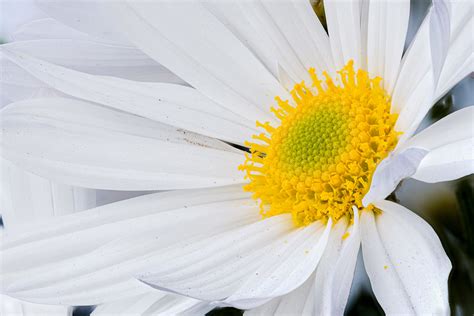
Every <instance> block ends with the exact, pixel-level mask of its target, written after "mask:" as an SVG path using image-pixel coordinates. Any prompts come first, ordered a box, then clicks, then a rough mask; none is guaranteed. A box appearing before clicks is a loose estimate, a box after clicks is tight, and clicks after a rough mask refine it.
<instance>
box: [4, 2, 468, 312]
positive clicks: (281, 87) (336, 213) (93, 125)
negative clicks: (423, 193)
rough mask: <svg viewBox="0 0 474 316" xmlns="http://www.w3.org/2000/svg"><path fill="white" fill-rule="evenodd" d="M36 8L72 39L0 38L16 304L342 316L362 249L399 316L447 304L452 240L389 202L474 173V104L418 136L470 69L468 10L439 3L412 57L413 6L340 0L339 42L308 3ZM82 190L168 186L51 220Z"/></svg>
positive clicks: (385, 300)
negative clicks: (415, 184) (418, 185)
mask: <svg viewBox="0 0 474 316" xmlns="http://www.w3.org/2000/svg"><path fill="white" fill-rule="evenodd" d="M39 2H40V3H42V5H43V6H44V8H45V9H46V10H47V11H48V12H50V14H51V15H52V16H54V17H56V18H57V19H58V20H59V21H62V22H63V23H64V24H66V25H69V27H68V26H65V25H63V24H61V23H60V22H58V21H56V20H53V19H46V20H40V21H34V22H31V24H30V25H27V26H25V27H24V28H23V29H22V30H21V31H20V32H19V33H18V34H17V36H18V37H19V38H21V39H23V40H22V41H16V42H13V43H9V44H5V45H2V46H1V47H0V52H1V54H2V61H3V62H4V63H5V65H7V66H8V67H5V68H6V73H7V74H8V76H2V78H1V80H2V81H4V83H5V85H6V86H7V88H8V89H5V91H6V96H7V97H8V98H11V99H12V101H13V102H11V104H9V105H8V106H6V107H5V108H3V109H2V110H1V111H0V119H1V123H2V129H1V135H0V136H1V137H0V147H1V150H0V155H1V157H2V160H3V161H4V163H2V164H3V165H4V166H6V167H5V169H6V170H7V172H5V173H3V176H4V177H5V179H4V181H3V183H5V187H6V188H7V189H6V192H7V193H6V194H2V201H6V202H5V203H4V204H5V207H3V206H2V207H3V209H5V214H7V215H6V216H5V217H4V219H5V227H6V237H5V239H4V240H2V254H1V255H2V269H0V279H1V284H2V293H5V294H7V295H9V296H13V297H16V298H19V299H22V300H27V301H32V302H36V303H45V304H60V305H101V306H102V308H99V309H98V312H97V313H99V312H100V310H108V308H107V306H108V304H116V303H114V301H117V300H122V299H123V300H125V301H126V302H127V303H128V302H135V301H138V302H140V303H139V304H138V303H137V305H139V306H140V309H139V310H140V312H139V313H141V312H143V311H145V313H147V312H150V313H153V312H163V313H166V312H167V313H168V314H173V313H179V312H190V313H191V312H193V313H197V314H199V313H205V312H207V311H208V310H209V309H210V308H212V307H213V306H235V307H238V308H242V309H249V310H252V309H253V310H254V311H255V312H262V313H266V314H273V313H280V312H281V313H285V312H286V311H285V307H287V306H289V305H292V303H291V302H294V301H297V302H298V303H297V304H294V305H295V306H294V312H295V313H297V314H299V313H301V314H305V313H308V312H309V313H311V314H317V315H319V314H331V315H333V314H336V315H340V314H342V313H343V311H344V306H345V304H346V301H347V298H348V295H349V289H350V284H351V281H352V276H353V273H354V269H355V264H356V258H357V254H358V252H359V248H360V246H362V254H363V258H364V263H365V267H366V270H367V273H368V275H369V278H370V281H371V284H372V288H373V290H374V293H375V295H376V297H377V299H378V301H379V302H380V304H381V306H382V307H383V308H384V310H385V312H386V313H388V314H393V313H408V314H415V313H416V314H420V313H439V312H441V313H447V312H448V310H449V305H448V293H447V278H448V275H449V272H450V270H451V264H450V261H449V259H448V258H447V256H446V254H445V252H444V250H443V248H442V245H441V243H440V241H439V239H438V237H437V236H436V234H435V233H434V231H433V229H432V228H431V227H430V226H429V225H428V224H427V223H425V222H424V221H423V220H422V219H421V218H420V217H418V216H417V215H415V214H414V213H412V212H410V211H409V210H407V209H406V208H405V207H403V206H401V205H398V204H396V203H394V202H391V201H387V200H385V198H386V197H387V196H388V195H389V194H390V193H391V192H392V191H393V190H394V189H395V187H396V186H397V185H398V183H399V182H400V181H401V180H403V179H404V178H407V177H413V178H415V179H419V180H422V181H426V182H435V181H446V180H452V179H455V178H458V177H461V176H463V175H466V174H470V173H472V172H473V165H474V164H473V163H472V160H473V158H472V142H473V129H472V116H473V107H467V108H465V109H462V110H459V111H456V112H454V113H453V114H451V115H449V116H447V117H446V118H444V119H443V120H440V121H439V122H437V123H435V124H433V125H431V126H430V127H428V128H427V129H425V130H423V131H421V132H418V133H416V131H417V129H418V127H419V125H420V122H421V121H422V119H423V117H424V116H425V114H426V113H427V111H428V110H429V108H430V107H431V106H432V104H433V103H434V102H435V101H436V100H437V99H438V98H439V97H440V96H442V95H443V94H444V93H445V92H446V91H447V90H449V89H450V88H451V87H452V86H453V85H454V84H455V83H456V82H458V81H459V80H460V79H462V77H464V76H466V75H467V74H468V73H470V71H471V68H472V67H471V62H472V53H471V52H470V51H469V50H468V49H465V48H466V45H467V44H466V43H469V42H470V36H471V34H470V30H471V29H472V28H470V26H472V20H473V19H472V16H470V15H469V14H470V13H469V12H470V11H469V10H467V9H466V6H470V5H472V4H470V3H467V2H466V3H463V2H454V3H452V5H451V6H449V5H448V4H447V3H445V2H444V1H434V4H433V7H432V9H430V10H429V12H428V14H427V16H426V18H425V21H424V22H423V23H422V25H421V26H420V29H419V31H418V33H417V35H416V37H415V39H414V41H413V42H412V43H411V44H410V47H409V48H408V49H407V50H406V52H405V53H404V52H403V51H404V44H405V37H406V30H407V28H408V20H409V9H410V3H409V1H405V0H404V1H369V2H359V1H325V13H326V18H327V25H328V33H326V31H325V29H324V28H323V26H322V25H321V23H320V22H319V20H318V18H317V17H316V15H315V14H314V11H313V9H312V7H311V5H310V3H309V2H308V1H275V2H273V1H272V2H270V1H269V2H267V1H250V2H247V1H229V2H228V1H215V2H214V1H203V2H201V1H189V2H181V1H179V2H166V1H163V2H162V1H113V2H107V1H97V2H93V1H81V2H79V5H78V4H77V3H75V5H74V4H73V6H72V7H71V6H69V4H68V5H66V4H64V2H50V1H47V0H39ZM71 15H72V16H74V17H73V18H72V16H71ZM447 25H449V28H448V27H447ZM71 27H72V28H73V29H71ZM43 28H44V29H46V30H47V31H46V32H45V34H42V37H43V38H44V39H39V40H38V39H37V33H38V30H41V29H43ZM53 31H54V32H53ZM40 33H41V32H40ZM64 34H67V36H65V35H64ZM64 37H67V38H66V39H64ZM460 39H461V40H460ZM437 48H439V49H437ZM461 55H462V57H460V56H461ZM2 83H3V82H2ZM18 87H19V89H16V88H18ZM2 92H3V91H2ZM275 98H276V99H275ZM255 122H257V126H256V127H255ZM242 146H243V147H244V148H243V150H241V149H242ZM453 153H454V154H453ZM239 166H240V167H239ZM239 169H240V170H239ZM17 175H19V176H17ZM17 179H22V180H21V181H19V180H17ZM24 183H28V184H29V185H28V187H29V188H31V190H29V191H28V193H27V194H25V193H24V192H23V191H24V187H25V186H24V185H23V184H24ZM78 187H80V188H89V189H99V190H122V191H140V190H147V191H163V192H157V193H151V194H147V195H143V196H139V197H136V198H132V199H127V200H124V201H120V202H115V203H110V204H107V205H103V206H98V207H96V208H91V209H89V210H86V211H82V212H76V213H74V214H68V215H64V216H57V217H54V218H51V217H52V215H51V214H64V213H72V212H73V211H76V210H80V209H83V208H88V207H85V206H84V205H86V204H87V203H82V202H83V200H86V197H87V196H88V195H87V192H88V191H83V190H84V189H78ZM2 188H3V187H2ZM58 192H62V193H63V194H64V196H66V197H68V198H67V199H66V198H64V200H63V199H61V200H60V201H58V200H57V199H58ZM78 192H80V194H79V193H78ZM2 193H3V192H2ZM60 196H61V197H64V196H63V195H60ZM51 201H53V202H51ZM64 201H68V203H66V202H64ZM60 202H61V203H60ZM25 203H26V204H27V207H22V206H24V205H25ZM28 203H29V204H28ZM62 203H64V205H65V206H63V204H62ZM83 204H84V205H83ZM38 205H39V206H41V207H38ZM71 205H72V206H71ZM77 205H79V206H81V207H79V206H78V207H76V206H77ZM88 205H89V204H88ZM37 208H38V213H41V211H44V210H46V211H44V213H47V214H48V216H45V217H46V220H45V221H44V222H42V224H41V225H35V227H32V228H31V226H28V225H26V224H25V222H24V221H26V219H28V218H31V216H25V215H24V213H22V212H25V209H27V210H31V209H34V210H35V212H36V209H37ZM58 208H60V209H58ZM2 213H3V210H2ZM12 214H13V215H12ZM18 214H20V215H18ZM41 214H42V213H41ZM262 215H263V216H262ZM15 219H16V224H18V225H16V229H13V228H11V227H15V225H13V224H12V223H14V224H15ZM20 224H21V225H20ZM25 227H30V228H28V229H27V228H25ZM164 291H165V292H168V293H172V296H168V295H167V294H166V295H165V294H164ZM177 295H181V296H177ZM170 301H173V302H175V303H176V304H167V303H166V302H170ZM168 305H173V309H172V310H170V309H168V308H167V307H166V306H168ZM104 306H105V307H104ZM292 306H293V305H292ZM165 307H166V308H165Z"/></svg>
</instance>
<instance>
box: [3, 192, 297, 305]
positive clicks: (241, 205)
mask: <svg viewBox="0 0 474 316" xmlns="http://www.w3.org/2000/svg"><path fill="white" fill-rule="evenodd" d="M259 218H260V215H259V213H258V208H257V206H256V205H255V204H254V203H252V202H250V201H249V200H248V194H247V193H244V192H243V191H242V188H241V187H240V186H234V187H222V188H214V189H205V190H204V189H201V190H189V191H171V192H163V193H155V194H150V195H145V196H140V197H137V198H133V199H129V200H125V201H121V202H116V203H112V204H108V205H105V206H102V207H98V208H96V209H92V210H88V211H83V212H79V213H75V214H71V215H65V216H61V217H56V218H52V219H50V220H49V221H48V222H47V223H44V225H38V226H36V227H35V228H34V229H30V230H28V231H25V232H23V233H22V234H15V235H11V236H10V235H6V237H5V238H4V240H3V241H2V269H1V271H0V274H1V280H2V290H3V291H4V292H5V293H7V294H8V295H11V296H14V297H17V298H20V299H27V300H30V301H34V302H39V303H47V304H70V305H93V304H99V303H104V302H108V301H115V300H119V299H121V298H123V297H130V296H133V295H139V294H143V293H148V292H149V291H150V288H149V287H148V286H146V285H144V284H143V283H141V282H139V281H136V280H134V279H133V276H134V275H136V274H139V273H142V272H143V271H149V270H151V269H153V268H156V267H159V266H162V265H164V266H167V267H170V268H171V267H177V266H175V265H174V263H177V261H173V265H170V261H168V259H170V255H171V254H172V253H173V252H175V253H179V252H180V250H182V249H186V248H189V246H190V245H192V244H196V245H199V244H205V245H207V247H208V248H209V249H208V250H209V251H211V248H213V247H214V245H215V244H214V243H207V241H211V240H214V239H217V240H219V239H220V236H223V235H226V233H227V232H229V233H230V232H233V231H235V230H239V229H244V227H247V226H248V225H250V226H251V225H252V224H253V223H255V222H257V221H258V220H259ZM275 219H276V218H275ZM275 219H273V220H272V221H270V222H269V223H267V224H268V225H270V224H271V223H273V224H275V225H273V226H272V227H270V228H269V230H273V235H274V234H275V233H277V231H280V232H281V231H287V230H289V229H291V222H290V221H291V219H290V220H289V221H288V220H283V219H280V220H279V223H281V224H277V222H276V221H275ZM276 220H277V221H278V219H276ZM283 222H286V223H287V224H288V225H283ZM259 223H260V224H259ZM259 223H257V224H258V225H257V226H259V227H260V228H262V227H266V224H265V223H263V222H259ZM261 223H263V224H261ZM131 228H133V229H131ZM255 229H257V227H255ZM247 230H249V229H247ZM262 233H263V232H262ZM263 234H265V233H263ZM266 234H267V235H271V234H272V233H266ZM259 236H260V235H258V234H256V235H249V236H246V238H248V239H249V242H250V243H254V242H256V240H257V239H258V238H260V237H259ZM234 245H235V243H234ZM227 246H229V245H227ZM204 250H205V248H202V249H201V252H202V253H203V256H205V257H208V258H209V260H210V261H212V262H210V264H211V266H212V268H213V269H216V270H218V269H225V266H226V265H225V264H223V265H220V261H218V258H215V257H214V258H213V257H212V256H209V255H208V254H204V253H205V252H207V253H208V252H209V251H204ZM232 250H233V251H234V252H232ZM232 250H231V249H229V251H228V255H230V256H234V255H236V254H238V253H239V252H237V253H236V252H235V251H236V250H237V251H238V249H235V247H234V249H232ZM241 253H243V250H242V252H241ZM188 254H191V253H188ZM220 254H223V252H221V253H220ZM182 255H183V256H184V253H182ZM195 255H196V254H195ZM197 255H199V254H197ZM215 255H217V253H215ZM183 259H185V258H184V257H183ZM186 267H187V269H190V268H193V267H194V268H196V267H198V266H197V262H196V263H195V264H193V265H186V266H184V267H181V270H183V269H184V270H185V269H186ZM201 268H202V267H201ZM184 270H183V271H184ZM27 271H28V272H27ZM209 271H212V270H209ZM30 273H31V274H30Z"/></svg>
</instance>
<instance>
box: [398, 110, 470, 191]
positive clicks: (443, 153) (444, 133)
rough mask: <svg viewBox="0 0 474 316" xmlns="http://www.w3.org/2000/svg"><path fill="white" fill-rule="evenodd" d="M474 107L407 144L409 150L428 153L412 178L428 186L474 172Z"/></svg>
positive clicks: (456, 113) (452, 115)
mask: <svg viewBox="0 0 474 316" xmlns="http://www.w3.org/2000/svg"><path fill="white" fill-rule="evenodd" d="M473 121H474V106H469V107H466V108H463V109H461V110H458V111H456V112H454V113H452V114H450V115H448V116H446V117H444V118H443V119H441V120H439V121H438V122H436V123H434V124H433V125H431V126H429V127H428V128H426V129H424V130H423V131H421V132H420V133H418V134H416V135H415V136H414V137H413V138H411V139H410V140H408V141H407V142H406V144H405V146H406V147H408V146H410V147H420V148H425V149H427V150H429V152H428V154H427V155H426V156H425V157H424V159H423V160H422V161H421V163H420V165H419V166H418V168H417V170H416V173H415V174H414V175H413V178H415V179H418V180H421V181H425V182H439V181H449V180H454V179H457V178H460V177H463V176H465V175H468V174H471V173H473V172H474V157H473V155H474V148H473V143H474V128H473V127H472V122H473Z"/></svg>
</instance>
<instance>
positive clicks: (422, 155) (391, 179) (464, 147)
mask: <svg viewBox="0 0 474 316" xmlns="http://www.w3.org/2000/svg"><path fill="white" fill-rule="evenodd" d="M473 120H474V107H473V106H470V107H466V108H463V109H461V110H458V111H456V112H454V113H452V114H450V115H448V116H446V117H444V118H443V119H441V120H439V121H438V122H436V123H434V124H432V125H431V126H429V127H428V128H426V129H425V130H423V131H421V132H420V133H418V134H416V135H415V136H413V137H412V138H410V139H408V140H407V141H406V142H405V143H403V144H402V145H401V146H399V147H398V148H397V149H396V150H395V151H394V152H393V153H391V154H390V155H389V156H388V157H387V158H385V159H384V160H383V161H382V162H381V163H380V164H379V166H377V169H376V170H375V172H374V175H373V176H372V183H371V185H370V190H369V192H367V194H366V195H365V197H364V199H363V200H362V201H363V203H364V205H368V204H370V203H372V202H374V201H379V200H383V199H384V198H386V197H387V196H388V195H389V194H390V193H391V192H392V191H393V190H395V188H396V187H397V185H398V183H400V181H401V180H403V179H405V178H407V177H412V176H413V177H415V178H417V179H420V180H421V179H424V180H423V181H427V182H437V181H442V179H446V180H444V181H448V180H453V179H457V178H459V177H462V176H465V175H467V174H470V173H472V170H473V163H472V142H473V139H474V129H473V128H472V122H473Z"/></svg>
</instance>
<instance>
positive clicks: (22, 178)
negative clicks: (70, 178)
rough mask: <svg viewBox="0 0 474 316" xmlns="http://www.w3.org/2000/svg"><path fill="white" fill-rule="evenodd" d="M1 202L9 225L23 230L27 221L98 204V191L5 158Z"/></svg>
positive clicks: (2, 165) (32, 221)
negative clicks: (31, 170) (42, 174)
mask: <svg viewBox="0 0 474 316" xmlns="http://www.w3.org/2000/svg"><path fill="white" fill-rule="evenodd" d="M0 166H1V168H2V170H1V173H0V175H1V181H2V182H1V187H2V190H1V191H0V194H1V199H0V202H1V206H0V209H1V210H2V219H3V224H4V226H5V229H7V230H8V231H9V233H10V232H15V231H21V230H22V227H23V225H26V224H33V223H37V222H41V221H43V220H45V219H47V218H50V217H53V216H58V215H65V214H70V213H73V212H77V211H82V210H86V209H89V208H92V207H94V206H95V205H96V192H95V191H94V190H88V189H83V188H75V187H71V186H68V185H62V184H57V183H53V182H51V181H49V180H46V179H44V178H40V177H38V176H35V175H34V174H31V173H29V172H26V171H23V170H20V169H19V168H17V167H15V166H14V165H12V164H11V163H9V162H8V161H6V160H3V159H2V160H1V163H0Z"/></svg>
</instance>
